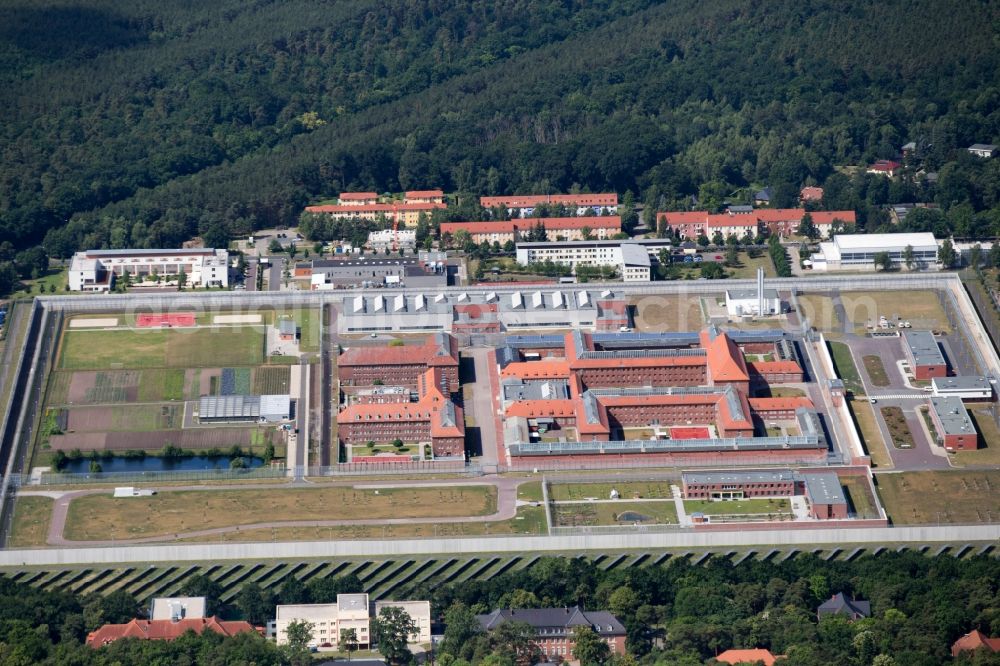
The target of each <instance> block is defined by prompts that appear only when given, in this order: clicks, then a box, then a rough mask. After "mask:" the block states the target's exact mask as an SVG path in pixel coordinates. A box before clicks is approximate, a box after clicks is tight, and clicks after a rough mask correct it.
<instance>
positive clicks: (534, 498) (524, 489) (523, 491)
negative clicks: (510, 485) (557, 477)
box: [517, 481, 543, 502]
mask: <svg viewBox="0 0 1000 666" xmlns="http://www.w3.org/2000/svg"><path fill="white" fill-rule="evenodd" d="M517 499H519V500H522V501H525V502H541V501H542V499H543V498H542V482H541V481H528V482H527V483H522V484H521V485H519V486H518V487H517Z"/></svg>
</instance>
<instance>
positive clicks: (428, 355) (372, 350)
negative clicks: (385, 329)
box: [337, 335, 458, 366]
mask: <svg viewBox="0 0 1000 666" xmlns="http://www.w3.org/2000/svg"><path fill="white" fill-rule="evenodd" d="M447 340H448V344H449V346H450V354H449V355H447V356H444V355H438V353H437V352H438V348H437V345H435V344H434V336H429V337H428V338H427V341H426V342H425V343H424V344H422V345H420V346H417V345H404V346H402V347H388V346H385V347H383V346H379V347H350V348H349V349H347V350H346V351H345V352H344V353H343V354H341V355H340V356H339V357H338V358H337V364H338V365H344V366H356V365H440V366H447V365H458V357H457V353H456V350H455V339H454V338H453V337H451V336H450V335H448V336H447Z"/></svg>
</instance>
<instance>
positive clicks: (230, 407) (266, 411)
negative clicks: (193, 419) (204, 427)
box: [198, 394, 292, 423]
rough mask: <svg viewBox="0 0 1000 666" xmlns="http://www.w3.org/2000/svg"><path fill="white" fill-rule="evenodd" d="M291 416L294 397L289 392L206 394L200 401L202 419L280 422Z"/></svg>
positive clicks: (204, 420) (199, 412) (199, 411)
mask: <svg viewBox="0 0 1000 666" xmlns="http://www.w3.org/2000/svg"><path fill="white" fill-rule="evenodd" d="M291 418H292V399H291V397H289V396H288V395H287V394H285V395H206V396H202V397H201V399H200V400H199V401H198V421H199V422H200V423H235V422H248V421H259V422H266V423H277V422H280V421H287V420H289V419H291Z"/></svg>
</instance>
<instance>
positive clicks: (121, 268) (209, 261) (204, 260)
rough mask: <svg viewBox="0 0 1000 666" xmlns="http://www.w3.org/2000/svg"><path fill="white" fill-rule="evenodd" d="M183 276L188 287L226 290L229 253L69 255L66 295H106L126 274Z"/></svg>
mask: <svg viewBox="0 0 1000 666" xmlns="http://www.w3.org/2000/svg"><path fill="white" fill-rule="evenodd" d="M182 271H183V272H184V273H185V274H186V276H187V284H188V285H190V286H192V287H228V286H229V253H228V252H227V251H226V250H214V249H212V248H194V249H182V250H87V251H85V252H77V253H76V254H74V255H73V258H72V259H71V260H70V265H69V276H68V278H69V289H70V291H108V290H109V289H111V287H112V286H113V284H114V281H115V279H118V278H121V277H122V276H123V275H124V274H125V273H128V274H129V276H130V277H131V279H132V280H134V281H142V280H143V278H147V277H152V276H155V275H159V276H163V275H171V276H176V275H178V274H179V273H181V272H182Z"/></svg>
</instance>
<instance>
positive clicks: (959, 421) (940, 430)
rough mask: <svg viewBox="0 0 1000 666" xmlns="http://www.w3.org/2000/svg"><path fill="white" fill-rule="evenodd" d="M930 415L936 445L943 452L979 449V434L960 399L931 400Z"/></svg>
mask: <svg viewBox="0 0 1000 666" xmlns="http://www.w3.org/2000/svg"><path fill="white" fill-rule="evenodd" d="M930 413H931V422H933V423H934V430H936V431H937V433H936V434H937V443H938V444H940V445H941V446H943V447H944V448H945V450H947V451H975V450H976V449H977V448H979V433H977V432H976V426H975V424H974V423H973V422H972V419H971V418H969V412H968V411H966V409H965V405H964V404H963V403H962V399H961V398H958V397H955V396H949V397H946V398H931V399H930Z"/></svg>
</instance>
